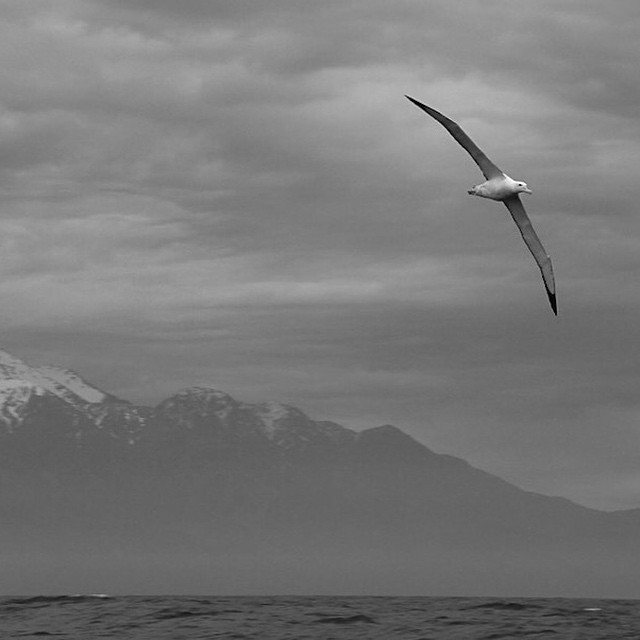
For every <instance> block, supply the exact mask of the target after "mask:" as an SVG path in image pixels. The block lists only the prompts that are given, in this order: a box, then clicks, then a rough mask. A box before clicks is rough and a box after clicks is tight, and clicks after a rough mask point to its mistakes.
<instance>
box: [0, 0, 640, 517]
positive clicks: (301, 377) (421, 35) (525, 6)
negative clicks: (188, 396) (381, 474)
mask: <svg viewBox="0 0 640 640" xmlns="http://www.w3.org/2000/svg"><path fill="white" fill-rule="evenodd" d="M0 9H2V16H3V21H2V23H0V36H1V37H0V53H1V54H2V59H3V65H2V69H0V89H1V90H0V96H2V98H1V100H0V178H1V179H2V184H3V196H4V197H3V199H2V204H1V206H0V224H1V229H2V251H1V252H0V269H2V273H3V278H2V282H0V299H1V300H2V301H3V304H2V311H1V314H2V326H3V332H2V342H3V346H4V347H5V348H7V349H9V350H14V351H15V352H16V353H17V354H18V355H21V356H24V357H27V358H28V357H29V356H31V357H32V358H33V359H34V360H36V361H42V360H43V359H47V358H49V359H50V360H51V361H52V362H55V363H59V364H64V365H67V366H71V367H72V368H75V369H77V370H80V371H81V372H82V373H84V374H85V375H87V376H88V377H89V378H90V379H92V380H93V381H94V382H96V383H98V384H100V385H101V386H102V387H104V388H106V389H107V390H109V391H112V392H115V393H120V394H122V395H124V396H126V397H129V398H131V399H134V400H138V401H147V402H155V401H157V400H159V399H160V398H161V397H162V396H163V395H164V394H166V393H168V392H171V391H173V390H175V389H176V388H177V387H182V386H185V385H188V384H194V383H208V384H213V385H216V386H218V387H220V388H222V389H225V390H227V391H229V392H231V393H233V394H234V395H237V396H239V397H242V398H246V399H247V400H260V399H265V398H277V399H280V400H283V401H287V402H291V403H294V404H298V405H300V406H301V407H302V408H304V409H305V410H307V411H308V412H309V413H311V414H312V415H314V416H315V417H317V418H328V419H333V420H337V421H343V422H344V423H346V424H347V426H354V427H360V426H365V425H367V426H371V425H372V424H376V423H381V422H392V423H395V424H397V425H398V426H400V427H402V428H404V429H406V430H408V431H410V432H411V433H413V434H414V435H416V436H417V437H418V438H420V439H421V440H422V441H423V442H425V443H426V444H427V445H429V446H432V447H433V448H435V449H436V450H439V451H442V452H447V453H453V454H457V455H461V456H463V457H466V458H467V459H469V460H470V461H472V462H473V463H475V464H477V465H479V466H482V467H483V468H485V469H487V470H490V471H494V472H496V473H498V474H501V475H503V476H505V477H507V478H508V479H510V480H512V481H515V482H516V483H518V484H520V485H521V486H524V487H526V488H530V489H533V490H539V491H544V492H548V493H557V494H562V495H567V496H569V497H572V498H574V499H577V500H580V501H582V502H585V503H588V504H593V505H597V506H606V507H612V508H613V507H618V506H620V507H622V506H639V505H640V491H639V490H638V487H639V486H640V482H639V481H640V477H639V476H638V471H637V469H638V465H637V459H638V437H637V433H638V428H637V415H638V401H637V391H636V390H637V389H638V383H639V382H640V366H639V365H638V364H637V363H638V349H637V348H636V344H638V343H639V340H638V338H639V337H640V336H639V335H638V333H639V329H638V327H639V326H640V322H639V319H640V318H639V316H640V293H639V289H638V286H637V282H638V274H639V272H640V259H639V258H638V256H639V255H640V251H639V250H638V249H639V246H638V245H639V244H640V225H639V223H638V216H637V212H636V208H637V207H636V204H635V201H636V187H637V179H636V171H635V168H636V166H637V165H638V160H639V157H640V153H639V152H638V149H639V148H640V147H639V142H640V127H639V126H638V106H637V105H638V104H640V99H639V98H640V96H639V95H638V93H639V91H640V89H639V88H638V87H639V86H640V85H639V84H638V82H637V60H638V58H639V54H640V37H639V36H640V33H638V31H639V27H638V25H640V21H639V20H638V18H640V15H639V14H640V7H638V5H637V3H636V2H631V1H620V2H616V3H614V4H609V5H606V6H605V5H604V4H603V3H598V2H585V1H582V0H581V1H579V2H578V1H566V2H563V3H557V2H551V1H539V2H535V3H532V2H521V1H518V0H515V1H514V0H510V1H509V2H507V1H506V0H486V1H480V0H478V1H467V2H458V3H451V2H445V1H433V2H422V1H417V0H402V1H399V2H394V3H393V5H391V4H389V3H388V2H379V1H377V0H368V1H367V2H364V1H361V0H346V1H341V2H322V3H300V2H288V1H286V0H273V1H264V2H261V3H254V2H242V1H236V2H233V3H230V2H209V1H206V2H205V1H204V0H192V1H190V0H183V1H181V2H179V3H178V2H168V1H167V2H164V1H161V0H153V1H151V0H146V1H145V0H137V1H136V0H133V1H127V2H124V1H122V0H104V1H102V2H99V1H95V2H90V1H87V0H85V1H80V0H77V1H74V0H59V1H57V2H51V1H44V0H42V1H41V0H34V2H31V3H29V6H28V7H27V6H26V4H25V3H19V2H17V1H15V0H13V1H11V0H6V1H4V2H0ZM405 93H409V94H411V95H415V96H416V97H417V98H419V99H422V100H424V101H425V102H427V103H428V104H432V105H433V106H434V107H436V108H438V109H441V110H442V111H443V112H445V113H447V114H449V115H450V116H451V117H453V118H454V119H456V120H458V121H459V122H460V123H461V124H463V126H465V128H466V129H467V130H468V132H469V133H470V134H471V135H472V136H473V137H474V138H475V139H476V141H477V142H478V143H479V144H480V145H481V146H482V147H483V148H484V149H485V150H486V151H487V152H488V153H489V154H490V156H491V157H492V158H493V159H494V160H495V161H496V162H497V163H498V164H499V165H500V166H501V167H502V168H504V169H505V170H506V171H508V172H509V173H510V174H511V175H513V176H514V177H516V178H518V177H521V178H524V179H526V180H527V181H528V183H529V185H530V186H531V187H532V188H533V190H534V195H533V196H531V197H530V198H528V199H527V201H526V204H527V207H528V210H529V212H530V215H531V217H532V220H533V222H534V225H535V226H536V228H537V230H538V232H539V234H540V236H541V238H542V240H543V242H544V243H545V245H546V247H547V249H548V250H549V251H550V253H551V255H552V257H553V259H554V264H555V267H556V271H557V280H558V287H559V304H560V314H561V315H560V318H558V319H557V320H556V319H555V318H553V316H552V315H551V313H550V311H549V309H548V308H547V303H546V300H545V296H544V291H543V288H542V285H541V283H540V281H539V276H538V272H537V269H536V267H535V265H534V263H533V261H532V260H531V258H530V256H529V254H528V253H527V251H526V248H525V247H524V245H523V244H522V243H521V241H520V239H519V236H518V232H517V229H516V228H515V226H514V225H513V224H512V223H511V222H510V220H509V219H508V217H507V215H506V212H505V211H503V210H502V207H499V206H497V205H494V204H492V203H490V202H484V201H481V200H478V199H471V198H469V197H468V196H467V195H466V193H465V190H466V188H467V187H468V186H470V185H471V184H475V183H477V182H478V180H479V177H480V175H479V173H478V171H477V169H476V167H475V166H474V165H473V163H472V162H471V160H470V159H469V158H468V157H467V156H466V155H465V154H464V152H463V151H462V150H461V149H460V148H458V147H457V146H456V145H455V144H454V143H453V142H452V141H451V139H450V138H449V137H448V136H447V134H446V132H444V131H443V130H442V129H441V128H440V127H438V126H437V124H436V123H435V122H433V121H430V120H429V119H428V118H427V117H426V116H424V114H422V113H421V112H419V111H418V110H417V109H415V108H414V107H413V106H412V105H410V104H409V103H407V102H406V100H404V98H403V94H405Z"/></svg>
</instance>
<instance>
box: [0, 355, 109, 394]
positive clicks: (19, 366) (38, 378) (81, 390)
mask: <svg viewBox="0 0 640 640" xmlns="http://www.w3.org/2000/svg"><path fill="white" fill-rule="evenodd" d="M0 380H4V381H21V382H26V383H30V384H33V385H37V386H38V387H41V388H42V389H45V390H46V391H48V392H49V393H52V394H54V395H56V396H58V397H59V398H61V399H62V400H65V401H67V402H69V403H70V404H72V405H74V406H79V405H83V404H85V403H90V404H94V403H100V402H104V401H105V400H107V397H108V396H107V394H106V393H103V392H102V391H100V390H99V389H96V388H95V387H94V386H92V385H90V384H88V383H87V382H85V381H84V380H83V379H82V378H81V377H80V376H78V375H77V374H76V373H74V372H73V371H69V370H67V369H61V368H58V367H52V366H48V365H47V366H41V367H32V366H29V365H28V364H27V363H26V362H24V361H23V360H20V359H19V358H16V357H15V356H13V355H12V354H10V353H8V352H7V351H3V350H0Z"/></svg>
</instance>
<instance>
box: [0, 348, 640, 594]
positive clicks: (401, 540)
mask: <svg viewBox="0 0 640 640" xmlns="http://www.w3.org/2000/svg"><path fill="white" fill-rule="evenodd" d="M0 514H1V517H2V528H1V530H0V544H2V548H3V551H4V554H3V570H2V572H1V573H0V588H1V589H2V591H3V592H4V593H14V594H15V593H41V592H55V593H61V592H73V593H75V592H100V593H102V592H121V593H140V592H145V593H196V592H200V593H218V594H221V593H378V594H393V593H415V594H421V593H423V594H433V595H439V594H441V595H448V594H468V595H474V594H490V595H593V596H611V597H613V596H620V597H622V596H625V597H640V582H639V581H638V575H639V572H638V570H639V569H640V567H639V563H638V560H637V557H638V554H637V551H636V548H637V540H638V539H639V534H640V511H638V510H633V511H626V512H618V513H604V512H600V511H596V510H593V509H587V508H585V507H581V506H579V505H577V504H575V503H572V502H570V501H568V500H565V499H562V498H553V497H547V496H543V495H539V494H535V493H530V492H526V491H523V490H521V489H518V488H517V487H515V486H513V485H511V484H509V483H507V482H505V481H503V480H501V479H500V478H498V477H496V476H493V475H491V474H488V473H485V472H483V471H480V470H478V469H476V468H474V467H472V466H470V465H469V464H467V463H466V462H464V461H463V460H461V459H459V458H455V457H452V456H446V455H439V454H436V453H434V452H432V451H430V450H429V449H428V448H427V447H425V446H423V445H422V444H420V443H419V442H417V441H416V440H414V439H413V438H411V437H409V436H408V435H406V434H404V433H403V432H402V431H401V430H399V429H398V428H396V427H393V426H390V425H386V426H381V427H374V428H371V429H366V430H364V431H362V432H359V433H357V432H354V431H352V430H350V429H346V428H344V427H341V426H340V425H338V424H335V423H332V422H326V421H314V420H312V419H311V418H309V417H308V416H306V415H305V414H304V413H303V412H302V411H300V410H299V409H297V408H295V407H291V406H289V405H284V404H280V403H277V402H267V403H264V404H247V403H243V402H240V401H238V400H235V399H234V398H232V397H231V396H230V395H228V394H226V393H223V392H221V391H218V390H215V389H210V388H204V387H197V388H190V389H186V390H183V391H181V392H179V393H177V394H176V395H174V396H172V397H170V398H168V399H166V400H164V401H163V402H161V403H160V404H159V405H158V406H157V407H154V408H152V407H140V406H135V405H133V404H131V403H129V402H127V401H124V400H120V399H118V398H115V397H114V396H112V395H110V394H108V393H105V392H103V391H101V390H99V389H97V388H96V387H94V386H93V385H91V384H89V383H88V382H86V381H84V380H83V379H82V378H81V377H80V376H78V375H77V374H75V373H73V372H70V371H66V370H63V369H57V368H55V367H31V366H29V365H27V364H26V363H24V362H22V361H21V360H19V359H18V358H16V357H14V356H12V355H11V354H8V353H6V352H0Z"/></svg>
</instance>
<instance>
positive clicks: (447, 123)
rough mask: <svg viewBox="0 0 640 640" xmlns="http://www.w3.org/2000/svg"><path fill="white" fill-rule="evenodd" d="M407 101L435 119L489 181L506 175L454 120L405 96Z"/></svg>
mask: <svg viewBox="0 0 640 640" xmlns="http://www.w3.org/2000/svg"><path fill="white" fill-rule="evenodd" d="M405 98H407V100H411V102H413V104H415V105H416V107H419V108H420V109H422V110H423V111H425V112H426V113H428V114H429V115H430V116H431V117H432V118H435V119H436V120H437V121H438V122H439V123H440V124H441V125H442V126H443V127H444V128H445V129H446V130H447V131H448V132H449V133H450V134H451V135H452V136H453V137H454V139H455V140H456V142H457V143H458V144H459V145H461V146H462V148H463V149H465V150H466V151H467V153H468V154H469V155H470V156H471V157H472V158H473V159H474V161H475V163H476V164H477V165H478V166H479V167H480V171H482V173H483V174H484V177H485V178H486V179H487V180H490V179H491V178H496V177H499V176H502V175H504V172H503V171H501V170H500V169H498V167H496V165H495V164H493V162H491V160H489V158H487V156H486V155H485V154H484V152H483V151H482V150H481V149H480V148H479V147H478V146H477V145H476V144H475V142H474V141H473V140H472V139H471V138H470V137H469V136H468V135H467V134H466V133H465V132H464V131H463V130H462V129H461V127H460V125H458V124H456V123H455V122H454V121H453V120H449V118H447V117H445V116H443V115H442V114H441V113H440V112H439V111H436V110H435V109H432V108H431V107H427V105H426V104H422V102H418V100H414V99H413V98H412V97H411V96H405Z"/></svg>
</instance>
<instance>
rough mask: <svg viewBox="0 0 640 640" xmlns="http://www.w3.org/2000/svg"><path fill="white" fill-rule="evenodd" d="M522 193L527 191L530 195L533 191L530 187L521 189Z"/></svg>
mask: <svg viewBox="0 0 640 640" xmlns="http://www.w3.org/2000/svg"><path fill="white" fill-rule="evenodd" d="M522 193H528V194H529V195H531V194H532V193H533V191H531V189H523V191H522Z"/></svg>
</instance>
